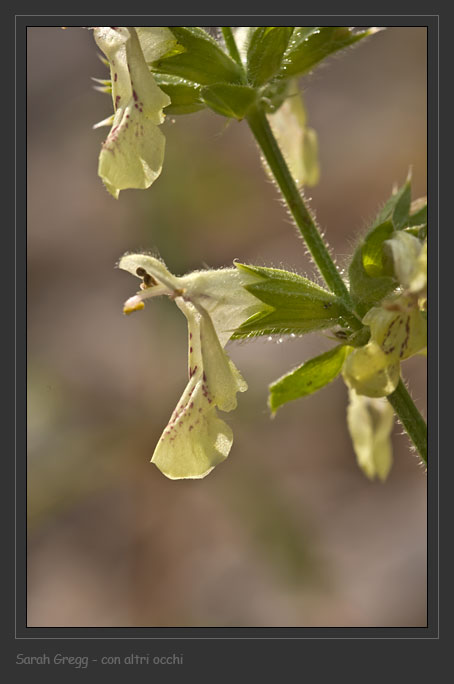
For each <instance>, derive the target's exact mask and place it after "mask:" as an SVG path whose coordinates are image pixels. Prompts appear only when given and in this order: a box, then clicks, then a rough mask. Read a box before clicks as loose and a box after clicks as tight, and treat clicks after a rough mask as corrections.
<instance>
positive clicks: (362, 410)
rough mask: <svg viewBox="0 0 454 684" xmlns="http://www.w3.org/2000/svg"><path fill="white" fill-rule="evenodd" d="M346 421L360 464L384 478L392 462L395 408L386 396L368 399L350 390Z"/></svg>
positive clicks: (372, 475)
mask: <svg viewBox="0 0 454 684" xmlns="http://www.w3.org/2000/svg"><path fill="white" fill-rule="evenodd" d="M349 395H350V403H349V405H348V409H347V423H348V428H349V431H350V435H351V438H352V442H353V447H354V449H355V453H356V458H357V461H358V465H359V467H360V468H361V469H362V471H363V472H364V473H365V474H366V475H367V477H369V478H370V479H373V478H374V477H375V476H376V475H378V477H379V478H380V480H382V481H384V480H385V479H386V477H387V476H388V473H389V471H390V468H391V465H392V447H391V437H390V435H391V430H392V427H393V422H394V411H393V408H392V406H391V405H390V404H389V402H388V401H387V400H386V399H369V398H367V397H363V396H360V395H358V394H357V393H356V392H355V391H354V390H352V389H350V390H349Z"/></svg>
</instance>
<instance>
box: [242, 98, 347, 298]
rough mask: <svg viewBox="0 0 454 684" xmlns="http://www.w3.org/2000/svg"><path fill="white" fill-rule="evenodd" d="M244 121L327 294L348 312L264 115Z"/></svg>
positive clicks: (255, 113)
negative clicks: (329, 293)
mask: <svg viewBox="0 0 454 684" xmlns="http://www.w3.org/2000/svg"><path fill="white" fill-rule="evenodd" d="M247 121H248V123H249V126H250V128H251V131H252V133H253V134H254V137H255V139H256V141H257V143H258V145H259V147H260V149H261V151H262V153H263V156H264V157H265V159H266V161H267V162H268V165H269V167H270V169H271V172H272V174H273V176H274V179H275V180H276V183H277V184H278V186H279V189H280V191H281V192H282V194H283V196H284V199H285V201H286V203H287V206H288V208H289V210H290V212H291V214H292V216H293V218H294V220H295V223H296V225H297V226H298V228H299V230H300V232H301V235H302V236H303V238H304V240H305V242H306V245H307V247H308V249H309V251H310V253H311V254H312V258H313V259H314V261H315V263H316V264H317V266H318V268H319V270H320V273H321V274H322V276H323V277H324V279H325V281H326V283H327V285H328V287H329V288H330V290H331V291H332V292H334V294H336V295H337V296H338V297H339V298H340V299H341V300H342V301H343V302H344V304H346V305H347V306H348V307H349V308H351V309H352V308H353V307H352V302H351V299H350V294H349V292H348V290H347V287H346V285H345V283H344V281H343V280H342V278H341V276H340V273H339V271H338V270H337V268H336V265H335V264H334V262H333V260H332V258H331V255H330V253H329V251H328V249H327V247H326V245H325V243H324V242H323V239H322V237H321V235H320V233H319V231H318V229H317V226H316V225H315V221H314V219H313V218H312V216H311V215H310V213H309V211H308V209H307V208H306V205H305V204H304V201H303V198H302V196H301V193H300V191H299V189H298V187H297V185H296V183H295V181H294V180H293V176H292V174H291V173H290V170H289V168H288V166H287V163H286V161H285V159H284V157H283V155H282V152H281V150H280V148H279V145H278V144H277V141H276V138H275V137H274V134H273V131H272V130H271V127H270V125H269V123H268V120H267V118H266V115H265V113H264V112H263V110H262V109H260V108H259V107H256V108H254V109H253V110H252V111H251V112H250V113H249V115H248V116H247Z"/></svg>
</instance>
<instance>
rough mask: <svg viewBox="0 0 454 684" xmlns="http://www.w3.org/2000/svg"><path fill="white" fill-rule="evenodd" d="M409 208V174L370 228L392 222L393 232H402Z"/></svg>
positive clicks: (407, 220) (408, 214)
mask: <svg viewBox="0 0 454 684" xmlns="http://www.w3.org/2000/svg"><path fill="white" fill-rule="evenodd" d="M410 207H411V174H410V173H409V174H408V177H407V180H406V181H405V183H404V184H403V186H402V187H401V188H399V189H398V190H396V191H395V192H393V193H392V195H391V197H390V198H389V199H388V201H387V202H386V203H385V205H384V207H383V209H381V211H380V212H379V213H378V215H377V217H376V219H375V221H374V223H373V224H372V227H373V228H375V226H378V225H379V224H380V223H383V222H384V221H389V220H390V221H392V223H393V226H394V228H395V230H402V228H405V226H407V225H408V222H409V217H410Z"/></svg>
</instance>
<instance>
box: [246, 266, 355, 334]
mask: <svg viewBox="0 0 454 684" xmlns="http://www.w3.org/2000/svg"><path fill="white" fill-rule="evenodd" d="M236 267H237V268H238V269H239V270H240V271H243V272H246V273H250V274H252V275H254V276H256V277H257V276H259V277H261V278H262V280H261V281H258V282H256V283H252V284H250V285H246V286H245V289H246V290H247V291H248V292H250V293H251V294H253V295H254V296H255V297H257V298H258V299H260V300H261V301H262V302H264V303H265V304H266V305H267V307H268V308H266V309H265V310H264V311H261V312H259V313H256V314H254V315H253V316H251V317H250V318H248V319H247V320H246V321H245V322H244V323H243V324H242V325H241V326H240V327H239V328H237V330H236V331H235V333H234V334H233V336H232V339H240V338H243V337H249V336H254V335H270V334H276V333H289V332H294V333H300V334H301V333H306V332H311V331H313V330H324V329H327V328H332V327H334V326H335V325H338V324H340V323H341V321H342V322H343V320H344V316H345V317H346V316H347V315H348V314H347V312H346V311H345V308H344V306H343V304H342V303H341V302H340V301H339V300H338V299H337V297H336V296H335V295H333V294H331V293H330V292H328V291H327V290H324V289H323V288H321V287H319V286H318V285H316V284H315V283H313V282H312V281H311V280H308V279H307V278H303V277H302V276H299V275H296V274H295V273H290V272H288V271H283V270H281V269H277V268H264V267H258V266H249V265H245V264H236Z"/></svg>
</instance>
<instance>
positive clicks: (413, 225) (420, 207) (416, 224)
mask: <svg viewBox="0 0 454 684" xmlns="http://www.w3.org/2000/svg"><path fill="white" fill-rule="evenodd" d="M404 230H406V231H407V232H409V233H411V234H412V235H414V236H415V237H417V238H419V239H420V240H425V239H426V237H427V197H420V198H419V199H416V200H414V201H413V202H412V203H411V205H410V216H409V218H408V227H407V228H405V229H404Z"/></svg>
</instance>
